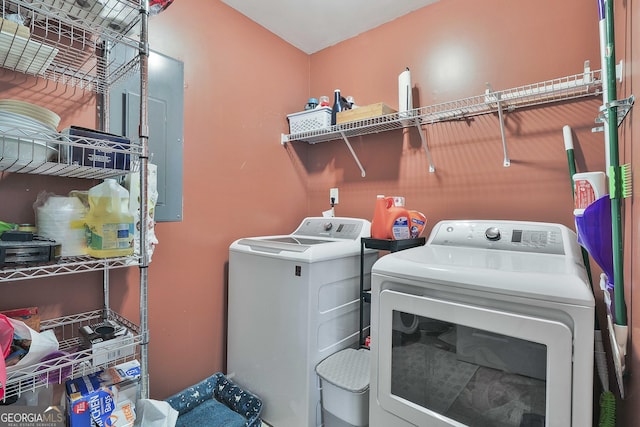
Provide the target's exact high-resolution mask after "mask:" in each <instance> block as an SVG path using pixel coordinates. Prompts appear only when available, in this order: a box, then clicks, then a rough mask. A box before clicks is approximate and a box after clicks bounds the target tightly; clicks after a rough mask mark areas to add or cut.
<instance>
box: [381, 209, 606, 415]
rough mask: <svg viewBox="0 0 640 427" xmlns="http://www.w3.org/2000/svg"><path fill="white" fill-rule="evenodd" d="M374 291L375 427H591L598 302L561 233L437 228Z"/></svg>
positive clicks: (513, 227)
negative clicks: (403, 323)
mask: <svg viewBox="0 0 640 427" xmlns="http://www.w3.org/2000/svg"><path fill="white" fill-rule="evenodd" d="M371 286H372V289H371V292H372V296H371V298H372V306H371V385H370V391H369V395H370V402H369V403H370V405H369V407H370V415H369V419H370V426H371V427H389V426H394V427H406V426H429V427H444V426H447V427H450V426H457V427H461V426H474V427H477V426H479V427H484V426H486V427H495V426H501V427H526V426H546V427H568V426H573V427H588V426H591V425H592V399H593V339H594V298H593V294H592V291H591V287H590V285H589V281H588V276H587V273H586V270H585V267H584V263H583V261H582V256H581V252H580V248H579V246H578V244H577V239H576V235H575V233H573V232H572V231H571V230H570V229H568V228H567V227H565V226H563V225H560V224H550V223H537V222H520V221H487V220H481V221H480V220H478V221H467V220H465V221H442V222H439V223H438V224H436V225H435V226H434V228H433V230H432V232H431V234H430V236H429V238H428V239H427V243H426V244H425V245H424V246H421V247H417V248H412V249H407V250H404V251H400V252H395V253H392V254H389V255H386V256H383V257H381V258H380V259H379V260H378V261H376V263H375V264H374V266H373V268H372V276H371ZM398 316H405V317H406V318H407V319H417V324H418V328H417V331H418V333H411V334H407V333H403V331H402V330H398V327H397V325H398ZM394 319H395V322H394ZM412 323H413V322H412ZM411 331H412V332H413V328H412V330H411ZM398 336H400V338H398Z"/></svg>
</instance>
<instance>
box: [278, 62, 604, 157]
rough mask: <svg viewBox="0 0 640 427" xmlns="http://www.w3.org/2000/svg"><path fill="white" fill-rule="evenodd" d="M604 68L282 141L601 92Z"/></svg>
mask: <svg viewBox="0 0 640 427" xmlns="http://www.w3.org/2000/svg"><path fill="white" fill-rule="evenodd" d="M601 91H602V77H601V72H600V70H597V71H585V72H584V73H580V74H575V75H572V76H567V77H562V78H557V79H553V80H547V81H544V82H539V83H535V84H530V85H526V86H521V87H517V88H513V89H506V90H502V91H495V92H494V91H492V90H491V89H487V91H486V92H485V94H483V95H478V96H473V97H470V98H464V99H459V100H455V101H450V102H444V103H440V104H435V105H431V106H426V107H421V108H416V109H413V110H409V111H404V112H399V113H392V114H386V115H383V116H377V117H372V118H368V119H363V120H356V121H352V122H347V123H341V124H338V125H334V126H331V127H330V128H328V129H321V130H314V131H308V132H300V133H294V134H288V135H285V134H283V135H282V138H281V142H282V143H283V144H284V143H287V142H289V141H302V142H306V143H309V144H316V143H319V142H326V141H333V140H338V139H344V138H350V137H354V136H361V135H368V134H374V133H381V132H387V131H391V130H396V129H402V128H405V127H409V126H422V125H427V124H432V123H437V122H442V121H448V120H462V119H465V118H467V117H472V116H476V115H481V114H491V113H495V112H497V111H498V103H500V106H501V108H502V109H503V110H505V111H514V110H515V109H517V108H525V107H533V106H536V105H541V104H548V103H552V102H561V101H569V100H574V99H579V98H583V97H591V96H596V95H599V94H601Z"/></svg>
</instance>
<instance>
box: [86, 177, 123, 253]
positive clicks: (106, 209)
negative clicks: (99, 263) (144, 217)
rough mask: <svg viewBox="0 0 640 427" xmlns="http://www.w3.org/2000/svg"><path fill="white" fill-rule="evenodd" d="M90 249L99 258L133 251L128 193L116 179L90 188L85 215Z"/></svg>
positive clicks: (106, 180) (88, 248)
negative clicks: (87, 210) (87, 209)
mask: <svg viewBox="0 0 640 427" xmlns="http://www.w3.org/2000/svg"><path fill="white" fill-rule="evenodd" d="M85 231H86V237H87V252H88V254H89V255H91V256H93V257H96V258H111V257H118V256H128V255H131V254H133V235H134V234H133V231H134V219H133V215H131V213H130V212H129V192H128V191H127V189H126V188H124V187H122V186H121V185H120V184H118V183H117V182H116V181H115V180H114V179H111V178H108V179H105V180H104V182H102V183H101V184H98V185H96V186H95V187H92V188H91V189H89V212H88V213H87V216H86V218H85Z"/></svg>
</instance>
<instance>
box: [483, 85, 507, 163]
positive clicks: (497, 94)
mask: <svg viewBox="0 0 640 427" xmlns="http://www.w3.org/2000/svg"><path fill="white" fill-rule="evenodd" d="M487 94H488V95H491V94H493V95H494V96H495V103H496V108H497V110H498V120H499V121H500V138H501V139H502V154H503V161H502V165H503V166H504V167H505V168H506V167H509V166H511V160H509V153H508V151H507V138H506V136H505V132H504V116H503V114H502V97H501V93H500V92H494V91H493V89H492V88H491V84H489V83H487Z"/></svg>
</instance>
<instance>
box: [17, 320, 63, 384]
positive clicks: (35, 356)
mask: <svg viewBox="0 0 640 427" xmlns="http://www.w3.org/2000/svg"><path fill="white" fill-rule="evenodd" d="M9 322H11V324H12V325H13V329H14V339H22V340H30V341H31V345H30V346H29V351H28V352H27V354H26V355H24V357H23V358H22V359H20V361H18V363H16V364H15V365H13V366H10V367H9V368H8V371H9V372H12V371H14V370H18V369H19V370H20V371H21V372H27V371H28V370H25V369H24V368H28V367H29V366H31V365H36V364H38V363H39V362H40V361H41V360H42V359H43V358H44V357H45V356H47V355H48V354H49V353H53V352H54V351H58V346H59V343H58V339H57V338H56V336H55V334H54V333H53V331H52V330H47V331H43V332H36V331H34V330H33V329H31V328H30V327H28V326H27V325H26V324H25V323H24V322H21V321H20V320H16V319H11V318H9ZM36 367H37V366H34V367H33V370H31V372H33V371H34V370H35V369H36Z"/></svg>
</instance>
